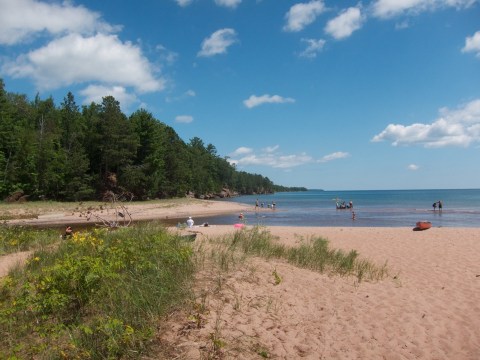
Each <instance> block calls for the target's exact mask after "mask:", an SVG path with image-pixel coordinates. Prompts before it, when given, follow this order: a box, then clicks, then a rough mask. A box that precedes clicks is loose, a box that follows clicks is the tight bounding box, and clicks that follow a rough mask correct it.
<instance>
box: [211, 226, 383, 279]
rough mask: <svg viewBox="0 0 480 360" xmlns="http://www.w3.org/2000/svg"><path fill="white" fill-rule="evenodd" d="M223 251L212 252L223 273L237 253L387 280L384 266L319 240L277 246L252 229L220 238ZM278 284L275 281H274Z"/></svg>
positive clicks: (262, 231) (265, 234)
mask: <svg viewBox="0 0 480 360" xmlns="http://www.w3.org/2000/svg"><path fill="white" fill-rule="evenodd" d="M222 243H223V244H224V246H223V248H220V249H219V248H217V249H215V250H214V251H212V254H213V253H214V254H215V256H216V257H217V258H218V261H220V263H221V267H222V268H223V269H228V268H229V266H230V265H229V264H234V263H235V262H238V261H239V255H238V254H237V255H235V254H236V251H237V250H240V252H241V253H243V254H247V255H254V256H261V257H264V258H266V259H283V260H286V261H287V262H288V263H290V264H292V265H295V266H298V267H301V268H306V269H310V270H314V271H318V272H321V273H323V272H326V271H328V272H330V273H333V274H337V275H341V276H354V277H355V278H356V279H357V280H358V281H359V282H360V281H363V280H373V281H376V280H382V279H384V278H385V277H386V276H388V269H387V264H383V265H376V264H374V263H372V262H371V261H369V260H368V259H362V258H360V257H359V254H358V252H357V251H355V250H351V251H348V252H345V251H343V250H338V249H332V248H330V247H329V242H328V240H326V239H323V238H321V237H317V238H312V239H310V240H308V241H303V242H302V244H300V246H298V247H289V246H285V245H283V244H280V243H278V242H277V241H276V239H275V238H274V237H273V236H272V235H271V234H270V232H269V231H268V229H267V228H265V227H261V226H255V227H253V228H251V229H246V230H242V231H237V232H236V233H235V234H234V235H233V237H232V236H227V237H224V238H223V239H222V240H221V241H220V242H219V244H222ZM276 281H278V279H277V280H276Z"/></svg>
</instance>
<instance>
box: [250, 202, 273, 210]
mask: <svg viewBox="0 0 480 360" xmlns="http://www.w3.org/2000/svg"><path fill="white" fill-rule="evenodd" d="M276 206H277V204H276V203H275V201H272V203H271V204H267V208H269V209H272V210H275V207H276ZM259 207H261V208H263V207H265V203H264V202H263V201H262V202H259V201H258V199H257V201H255V210H257V209H258V208H259Z"/></svg>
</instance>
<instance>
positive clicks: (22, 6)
mask: <svg viewBox="0 0 480 360" xmlns="http://www.w3.org/2000/svg"><path fill="white" fill-rule="evenodd" d="M0 9H1V11H0V44H6V45H13V44H17V43H19V42H23V41H26V40H30V39H31V38H32V37H33V36H34V35H39V34H41V33H49V34H51V35H64V34H66V33H69V32H76V33H80V34H88V35H91V34H93V33H94V32H96V31H101V32H104V33H109V32H115V31H118V30H119V29H120V27H118V26H112V25H109V24H107V23H105V22H103V21H102V20H101V19H100V14H98V13H96V12H93V11H90V10H88V9H86V8H84V7H83V6H73V5H72V4H71V2H69V1H65V2H63V3H61V4H54V3H46V2H39V1H36V0H14V1H12V0H0Z"/></svg>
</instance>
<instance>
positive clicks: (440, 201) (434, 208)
mask: <svg viewBox="0 0 480 360" xmlns="http://www.w3.org/2000/svg"><path fill="white" fill-rule="evenodd" d="M432 207H433V211H435V210H437V207H438V211H442V209H443V203H442V200H438V201H435V202H434V203H433V204H432Z"/></svg>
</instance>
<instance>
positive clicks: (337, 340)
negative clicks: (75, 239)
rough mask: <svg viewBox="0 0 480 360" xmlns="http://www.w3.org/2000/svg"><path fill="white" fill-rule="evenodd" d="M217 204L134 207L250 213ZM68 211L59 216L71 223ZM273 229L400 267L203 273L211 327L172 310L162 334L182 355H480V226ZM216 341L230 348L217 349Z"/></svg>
mask: <svg viewBox="0 0 480 360" xmlns="http://www.w3.org/2000/svg"><path fill="white" fill-rule="evenodd" d="M213 203H214V204H207V205H205V206H199V207H198V208H195V207H192V206H190V207H188V206H187V207H181V208H169V209H163V210H161V209H143V210H142V209H141V208H138V209H135V210H134V211H135V213H136V214H137V216H143V218H145V219H150V218H156V217H157V218H165V217H175V216H177V215H182V216H187V215H192V216H195V215H197V216H198V215H207V214H208V215H212V214H220V213H222V212H223V213H225V212H236V211H245V206H244V205H241V204H232V203H222V202H217V203H215V202H213ZM220 204H222V205H221V206H220ZM223 204H228V205H226V206H225V205H223ZM232 205H234V207H233V208H232V207H231V206H232ZM237 205H238V207H237ZM222 206H225V207H222ZM250 210H251V209H250ZM142 214H144V215H142ZM177 217H178V216H177ZM66 218H67V215H63V216H62V217H60V218H57V219H56V220H57V221H56V223H62V224H63V223H68V221H66V220H67V219H66ZM38 220H40V219H38ZM49 221H51V223H54V222H55V219H54V217H53V216H52V217H51V218H50V219H49ZM268 230H269V231H270V232H271V233H272V234H273V235H275V236H278V241H280V242H282V243H285V244H287V245H291V246H296V245H298V244H299V243H300V242H302V241H309V240H310V239H311V238H312V237H319V236H320V237H324V238H327V239H328V240H329V241H330V244H331V246H332V247H334V248H340V249H345V250H350V249H355V250H357V251H358V252H359V253H360V256H361V257H362V258H367V259H370V260H372V261H373V262H375V263H377V264H379V265H383V264H384V263H385V262H387V264H388V269H389V274H390V275H389V277H388V278H386V279H384V280H381V281H379V282H361V283H358V282H357V281H356V280H355V279H354V278H351V277H339V276H336V275H329V274H320V273H316V272H313V271H309V270H304V269H300V268H297V267H294V266H291V265H289V264H287V263H285V262H282V261H266V260H264V259H258V258H247V259H245V260H244V262H243V263H241V264H238V265H237V267H236V268H234V269H231V270H230V271H228V272H227V271H222V272H219V273H218V274H212V273H210V274H200V277H199V283H198V288H197V289H196V292H197V294H198V299H197V302H198V303H201V304H202V305H204V310H203V311H202V312H201V314H200V315H199V316H200V318H201V326H200V327H198V326H192V321H191V319H188V318H186V317H185V316H183V317H182V316H181V315H178V316H177V317H175V316H173V315H172V321H171V322H170V323H169V324H168V327H167V329H166V332H164V334H163V336H162V338H163V340H164V341H169V342H170V343H173V344H174V346H175V348H176V351H177V355H178V358H181V359H201V358H206V357H205V355H206V354H207V353H209V354H210V355H211V354H214V355H215V354H216V355H219V354H220V353H221V354H222V355H221V356H223V358H227V359H234V358H235V359H260V358H262V356H261V355H263V357H265V356H267V355H268V356H269V358H272V359H388V360H394V359H445V360H447V359H448V360H452V359H455V360H463V359H465V360H467V359H468V360H478V359H480V229H478V228H431V229H429V230H426V231H413V229H412V228H356V227H355V228H353V227H352V228H326V227H269V228H268ZM172 231H177V230H176V229H172ZM183 231H184V232H191V231H194V232H196V233H197V239H196V241H195V243H196V244H197V245H201V244H207V243H209V242H210V240H212V239H213V238H215V237H217V236H220V235H221V236H231V235H232V234H233V233H234V232H235V231H238V230H236V229H235V228H234V227H233V224H232V225H229V226H215V225H214V224H212V225H211V226H209V227H194V228H193V229H188V230H183ZM17 256H18V255H17ZM7 258H8V259H12V258H10V257H7V256H4V257H0V270H1V269H2V268H3V269H5V267H6V265H5V264H6V263H7ZM13 262H14V263H15V259H14V260H13ZM9 266H11V263H10V265H9ZM274 271H276V273H277V274H278V275H279V276H280V277H281V282H280V283H279V284H275V277H274V275H273V272H274ZM0 276H1V273H0ZM202 277H203V278H202ZM207 278H210V279H215V281H214V282H210V283H208V282H207V281H206V280H205V279H207ZM214 339H217V340H221V341H218V342H214V341H213V340H214ZM214 344H217V345H219V346H218V347H219V348H220V349H219V350H218V349H217V350H218V351H216V352H215V349H214V346H213V345H214ZM211 358H214V357H211Z"/></svg>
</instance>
